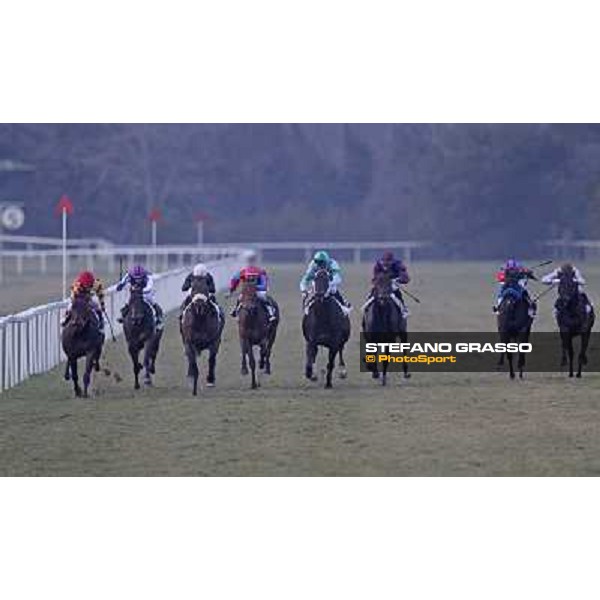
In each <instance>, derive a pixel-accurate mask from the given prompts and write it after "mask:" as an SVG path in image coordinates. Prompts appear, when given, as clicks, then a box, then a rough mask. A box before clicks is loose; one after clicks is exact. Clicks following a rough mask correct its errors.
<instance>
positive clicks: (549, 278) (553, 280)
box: [541, 262, 592, 314]
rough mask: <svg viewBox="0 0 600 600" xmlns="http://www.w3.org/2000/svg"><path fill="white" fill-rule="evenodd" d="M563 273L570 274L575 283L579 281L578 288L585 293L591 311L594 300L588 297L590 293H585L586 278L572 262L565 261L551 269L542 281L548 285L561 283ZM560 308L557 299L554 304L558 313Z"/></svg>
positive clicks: (581, 292)
mask: <svg viewBox="0 0 600 600" xmlns="http://www.w3.org/2000/svg"><path fill="white" fill-rule="evenodd" d="M563 274H570V275H571V276H572V278H573V281H574V282H575V283H577V289H578V290H579V293H580V294H582V295H583V297H584V298H585V303H586V306H587V311H588V312H591V310H592V302H591V300H590V299H589V298H588V295H587V294H586V293H585V291H584V289H583V286H584V285H585V279H584V277H583V275H582V274H581V271H580V270H579V269H578V268H577V267H576V266H574V265H573V264H572V263H570V262H565V263H563V264H562V265H561V266H560V267H557V268H556V269H554V271H550V273H548V274H547V275H544V276H543V277H542V279H541V282H542V283H545V284H546V285H556V284H558V283H560V278H561V276H562V275H563ZM557 310H558V299H557V300H556V302H555V304H554V313H555V314H556V312H557Z"/></svg>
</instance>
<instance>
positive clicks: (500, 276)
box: [493, 258, 537, 317]
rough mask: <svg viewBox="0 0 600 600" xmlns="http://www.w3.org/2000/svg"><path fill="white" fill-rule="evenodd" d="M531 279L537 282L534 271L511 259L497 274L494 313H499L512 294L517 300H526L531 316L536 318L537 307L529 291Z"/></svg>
mask: <svg viewBox="0 0 600 600" xmlns="http://www.w3.org/2000/svg"><path fill="white" fill-rule="evenodd" d="M530 279H533V280H535V281H537V277H536V276H535V275H534V274H533V271H532V270H531V269H528V268H527V267H524V266H523V265H522V264H521V263H520V262H519V261H518V260H516V259H514V258H509V259H508V260H507V261H506V262H505V263H504V266H503V267H501V268H500V270H499V271H497V273H496V281H497V282H498V284H499V285H498V291H497V293H496V302H495V304H494V307H493V310H494V312H497V311H498V307H499V306H500V303H501V302H502V300H503V299H504V298H505V297H506V296H507V295H509V294H510V295H514V296H515V297H517V298H524V299H525V300H526V301H527V304H528V305H529V316H531V317H535V313H536V309H537V306H536V304H535V302H534V301H533V300H532V299H531V297H530V296H529V292H528V291H527V282H528V281H529V280H530Z"/></svg>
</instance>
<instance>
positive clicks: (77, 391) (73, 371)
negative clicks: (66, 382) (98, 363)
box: [69, 358, 81, 398]
mask: <svg viewBox="0 0 600 600" xmlns="http://www.w3.org/2000/svg"><path fill="white" fill-rule="evenodd" d="M69 363H70V365H71V379H72V380H73V389H74V390H75V395H76V396H77V397H78V398H81V387H80V386H79V374H78V373H77V359H76V358H73V359H70V360H69Z"/></svg>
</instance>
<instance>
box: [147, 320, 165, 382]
mask: <svg viewBox="0 0 600 600" xmlns="http://www.w3.org/2000/svg"><path fill="white" fill-rule="evenodd" d="M162 334H163V330H162V329H161V330H160V331H157V332H156V333H155V334H154V335H153V336H152V342H151V343H150V364H149V369H150V373H151V374H152V375H154V374H155V373H156V357H157V356H158V350H159V349H160V340H161V339H162Z"/></svg>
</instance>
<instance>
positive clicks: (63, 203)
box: [55, 194, 73, 215]
mask: <svg viewBox="0 0 600 600" xmlns="http://www.w3.org/2000/svg"><path fill="white" fill-rule="evenodd" d="M55 212H56V214H58V215H62V213H63V212H66V213H67V214H68V215H72V214H73V203H72V202H71V200H70V198H69V196H67V195H66V194H63V195H62V196H61V197H60V200H59V201H58V204H57V205H56V208H55Z"/></svg>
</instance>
